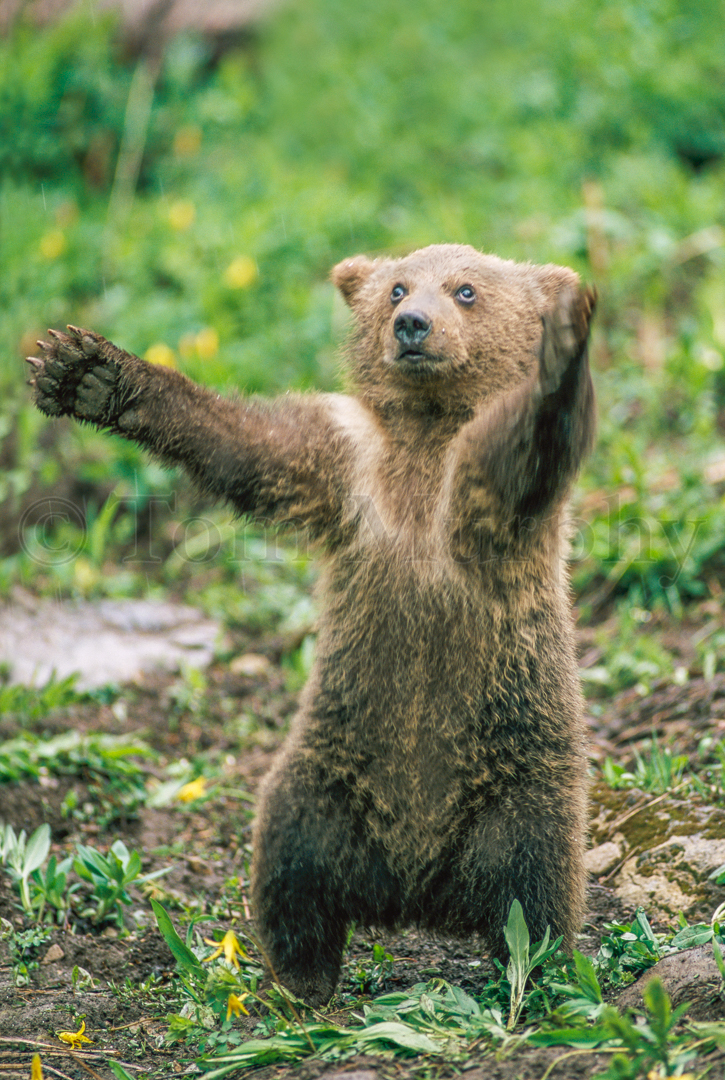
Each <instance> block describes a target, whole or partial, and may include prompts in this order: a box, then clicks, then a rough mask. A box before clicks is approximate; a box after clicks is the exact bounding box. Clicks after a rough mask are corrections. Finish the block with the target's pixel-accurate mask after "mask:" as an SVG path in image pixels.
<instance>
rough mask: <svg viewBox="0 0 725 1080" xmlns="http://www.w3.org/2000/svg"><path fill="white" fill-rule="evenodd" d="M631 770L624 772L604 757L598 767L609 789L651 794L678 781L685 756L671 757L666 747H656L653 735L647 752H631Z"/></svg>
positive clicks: (679, 781)
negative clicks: (601, 764) (640, 790)
mask: <svg viewBox="0 0 725 1080" xmlns="http://www.w3.org/2000/svg"><path fill="white" fill-rule="evenodd" d="M634 762H635V764H634V770H633V771H629V770H627V769H625V767H624V766H623V765H621V764H620V763H619V762H616V761H614V760H613V759H612V758H610V757H607V758H605V760H604V764H603V766H602V772H603V773H604V779H605V780H606V781H607V783H608V784H609V786H610V787H611V788H614V789H615V790H618V789H619V788H630V787H636V788H641V789H642V791H650V792H652V793H653V794H655V795H660V794H663V793H664V792H666V791H671V790H672V789H673V788H676V787H678V786H679V785H680V783H681V782H682V778H683V775H684V772H685V769H686V768H687V764H688V759H687V755H685V754H673V753H672V751H671V749H670V748H669V747H668V746H664V747H660V744H659V742H658V741H657V736H656V735H653V736H652V739H651V742H650V748H649V752H648V753H645V754H640V753H639V752H638V751H637V750H635V752H634Z"/></svg>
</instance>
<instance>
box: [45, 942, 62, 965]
mask: <svg viewBox="0 0 725 1080" xmlns="http://www.w3.org/2000/svg"><path fill="white" fill-rule="evenodd" d="M64 956H65V953H64V952H63V950H62V949H61V947H60V945H51V946H50V948H49V949H48V951H47V953H46V954H45V956H44V957H43V959H42V960H41V961H40V962H41V964H54V963H55V962H56V960H62V959H63V957H64Z"/></svg>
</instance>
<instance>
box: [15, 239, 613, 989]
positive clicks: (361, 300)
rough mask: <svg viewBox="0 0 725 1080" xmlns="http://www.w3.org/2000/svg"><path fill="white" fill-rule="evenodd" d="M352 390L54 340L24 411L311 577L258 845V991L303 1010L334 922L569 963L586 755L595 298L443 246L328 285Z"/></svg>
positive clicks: (334, 972)
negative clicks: (572, 523)
mask: <svg viewBox="0 0 725 1080" xmlns="http://www.w3.org/2000/svg"><path fill="white" fill-rule="evenodd" d="M332 277H333V281H334V283H335V285H336V286H337V287H338V289H339V290H340V292H341V293H342V295H343V297H344V298H345V300H346V301H347V303H348V304H349V306H350V307H351V309H352V312H353V314H354V317H355V329H354V333H353V336H352V339H351V344H350V346H349V362H350V373H351V378H352V386H353V389H352V392H351V393H350V394H309V395H304V394H303V395H291V394H290V395H286V396H284V397H282V398H279V399H276V400H274V401H261V400H255V399H249V400H244V399H243V400H238V401H232V400H226V399H224V398H222V397H220V396H218V395H217V394H214V393H211V392H209V391H207V390H204V389H202V388H200V387H199V386H196V385H195V384H194V383H192V382H191V381H190V380H189V379H187V378H186V377H185V376H184V375H182V374H180V373H179V372H177V371H173V370H169V369H168V368H164V367H157V366H152V365H151V364H148V363H145V362H144V361H143V360H140V359H139V358H138V357H136V356H132V355H130V354H129V353H126V352H123V351H121V350H120V349H118V348H116V346H115V345H112V344H111V343H110V342H108V341H106V340H105V339H104V338H102V337H101V336H100V335H98V334H95V333H93V332H91V331H89V330H80V329H77V328H76V327H73V326H70V327H69V328H68V334H62V333H58V332H55V331H51V332H50V333H51V337H52V340H51V341H50V342H39V345H40V347H41V349H42V352H43V354H44V358H43V359H37V358H29V362H30V363H31V364H32V365H33V366H34V368H35V371H34V372H33V378H32V380H31V383H32V385H34V387H35V401H36V403H37V405H38V407H39V408H40V409H41V410H42V411H43V412H44V413H46V414H47V415H49V416H58V415H63V414H65V415H70V416H74V417H76V418H77V419H78V420H84V421H89V422H92V423H94V424H96V425H97V426H98V427H101V428H105V429H107V430H109V431H113V432H116V433H118V434H121V435H123V436H125V437H126V438H128V439H133V440H134V441H136V442H137V443H139V444H140V445H141V446H143V447H145V448H147V449H148V450H150V451H151V452H152V453H153V454H154V455H155V456H156V457H158V458H160V459H161V461H163V462H166V463H169V464H180V465H182V466H184V468H185V469H186V470H187V472H188V473H189V474H190V475H191V477H192V478H193V479H194V480H196V481H197V482H198V484H199V485H200V486H201V487H202V488H203V489H204V490H205V491H206V492H209V493H210V494H211V495H214V496H218V497H220V498H223V499H226V500H227V501H228V502H229V503H231V505H232V507H233V508H234V509H235V510H236V511H237V512H238V513H240V514H245V515H251V516H252V517H258V518H263V519H265V520H270V519H272V520H274V521H276V522H278V523H279V524H281V525H285V524H294V525H298V524H299V523H300V522H304V523H305V525H306V527H307V529H308V530H309V533H310V535H311V536H312V537H313V538H315V539H316V540H318V541H319V542H320V546H321V548H322V551H323V554H322V559H323V569H322V581H321V596H322V599H323V611H322V614H321V618H320V624H319V636H318V640H317V650H316V659H315V663H314V667H313V669H312V672H311V675H310V678H309V681H308V683H307V685H306V687H305V689H304V691H303V693H302V697H301V700H300V705H299V711H298V713H297V715H296V717H295V719H294V721H293V724H292V730H291V732H290V734H289V737H288V739H287V741H286V743H285V745H284V746H283V748H282V750H281V752H280V753H279V755H278V757H277V759H276V762H275V764H274V767H273V769H272V771H271V773H270V774H269V776H268V777H267V778H266V781H265V783H264V785H263V789H262V792H261V796H260V798H259V803H258V810H257V816H256V823H255V828H254V859H253V871H252V877H253V882H252V897H253V906H254V913H255V917H256V921H257V927H258V933H259V937H260V940H261V943H262V946H263V948H264V950H265V952H266V954H267V957H268V961H269V964H270V967H271V970H272V972H273V973H274V975H275V976H276V977H278V978H279V979H280V980H281V981H282V982H283V983H284V984H285V985H287V986H288V987H289V988H290V989H291V990H292V991H294V992H295V993H296V994H298V995H299V996H300V997H302V998H305V999H307V1000H308V1001H309V1002H311V1003H313V1004H315V1003H317V1004H319V1003H322V1002H325V1001H327V1000H328V999H329V998H330V996H331V994H332V993H333V991H334V989H335V986H336V982H337V978H338V974H339V970H340V964H341V959H342V954H343V950H344V946H345V941H346V935H347V932H348V928H349V926H350V924H351V922H353V921H358V922H361V923H363V924H366V925H377V926H380V927H391V928H392V927H398V926H401V925H418V926H422V927H426V928H429V929H431V930H436V931H441V932H444V933H447V934H451V935H468V934H471V933H474V932H477V933H479V934H481V935H482V936H483V938H484V940H485V942H486V943H487V946H488V948H489V950H490V951H491V953H492V954H493V955H494V956H496V957H499V958H502V959H505V957H506V945H505V939H504V933H503V930H504V925H505V923H506V920H507V915H508V912H509V909H510V906H511V903H512V902H513V900H514V899H518V900H519V901H520V903H521V905H522V907H523V912H524V916H525V918H526V922H527V924H528V927H529V930H530V933H531V935H532V938H533V939H534V940H536V939H539V938H541V937H542V936H543V934H544V932H545V930H546V927H547V926H549V927H551V932H552V934H553V935H563V938H564V945H565V947H566V948H568V949H570V948H571V946H572V944H573V942H574V939H575V935H576V933H577V930H578V928H579V926H580V922H581V919H582V916H583V902H584V870H583V865H582V853H583V844H584V836H585V816H586V787H587V784H586V754H585V747H584V731H583V720H582V699H581V693H580V686H579V680H578V674H577V664H576V659H575V650H574V639H573V627H572V617H571V610H570V599H569V595H568V584H567V573H566V558H567V547H568V541H567V495H568V492H569V489H570V486H571V483H572V480H573V478H574V476H575V474H576V472H577V470H578V468H579V466H580V464H581V462H582V459H583V458H584V456H585V454H586V453H587V451H588V450H589V448H590V445H591V443H592V438H593V431H594V396H593V390H592V383H591V377H590V373H589V365H588V360H587V339H588V334H589V322H590V318H591V314H592V311H593V308H594V296H593V293H592V292H590V291H588V290H584V289H582V288H581V287H580V285H579V279H578V277H577V275H576V274H575V273H574V272H573V271H571V270H568V269H566V268H563V267H559V266H553V265H549V266H534V265H530V264H525V265H522V264H517V263H515V262H510V261H505V260H502V259H499V258H496V257H494V256H491V255H482V254H480V253H479V252H477V251H476V250H474V249H473V248H471V247H467V246H459V245H448V244H446V245H436V246H431V247H427V248H424V249H422V250H420V251H415V252H413V253H412V254H410V255H408V256H407V257H405V258H401V259H392V258H381V259H375V260H370V259H368V258H366V257H363V256H360V257H357V258H354V259H350V260H348V261H345V262H342V263H340V264H339V265H338V266H337V267H335V269H334V271H333V275H332Z"/></svg>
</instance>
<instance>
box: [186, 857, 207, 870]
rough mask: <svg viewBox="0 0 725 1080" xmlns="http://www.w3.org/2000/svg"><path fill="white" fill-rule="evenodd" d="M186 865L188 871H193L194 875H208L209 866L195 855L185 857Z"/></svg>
mask: <svg viewBox="0 0 725 1080" xmlns="http://www.w3.org/2000/svg"><path fill="white" fill-rule="evenodd" d="M186 865H187V866H188V867H189V869H190V870H193V871H194V873H195V874H208V873H209V871H210V866H209V864H208V863H207V862H204V860H203V859H200V858H198V857H197V856H196V855H187V856H186Z"/></svg>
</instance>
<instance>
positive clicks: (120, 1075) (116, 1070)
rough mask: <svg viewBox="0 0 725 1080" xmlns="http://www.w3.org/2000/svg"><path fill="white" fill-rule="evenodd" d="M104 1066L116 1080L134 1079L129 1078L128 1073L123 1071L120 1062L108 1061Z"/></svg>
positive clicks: (132, 1079) (132, 1078)
mask: <svg viewBox="0 0 725 1080" xmlns="http://www.w3.org/2000/svg"><path fill="white" fill-rule="evenodd" d="M106 1065H107V1066H108V1068H109V1069H110V1070H111V1072H112V1073H113V1075H114V1076H115V1077H116V1080H134V1077H133V1076H131V1074H130V1072H128V1071H127V1070H126V1069H124V1067H123V1065H121V1063H120V1062H118V1061H111V1060H110V1059H108V1060H107V1061H106Z"/></svg>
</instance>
